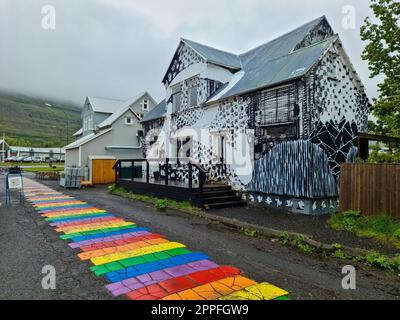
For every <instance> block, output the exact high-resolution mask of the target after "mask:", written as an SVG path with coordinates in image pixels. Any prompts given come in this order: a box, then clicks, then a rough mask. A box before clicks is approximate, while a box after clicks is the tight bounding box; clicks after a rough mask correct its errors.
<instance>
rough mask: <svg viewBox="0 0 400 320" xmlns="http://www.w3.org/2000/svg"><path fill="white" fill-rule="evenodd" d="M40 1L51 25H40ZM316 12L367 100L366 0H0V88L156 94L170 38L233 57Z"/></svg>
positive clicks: (74, 94) (370, 86) (75, 94)
mask: <svg viewBox="0 0 400 320" xmlns="http://www.w3.org/2000/svg"><path fill="white" fill-rule="evenodd" d="M49 4H50V5H53V6H54V8H55V10H56V28H55V30H45V29H43V27H42V19H43V17H44V14H42V12H41V11H42V7H43V6H44V5H49ZM346 5H353V6H354V8H355V9H356V11H355V13H356V28H355V29H345V28H343V27H342V19H343V17H344V14H343V13H342V9H343V7H344V6H346ZM324 14H325V15H326V16H327V18H328V20H329V22H330V23H331V25H332V27H333V28H334V30H335V32H336V33H339V35H340V37H341V39H342V41H343V43H344V48H345V49H346V51H347V53H348V54H349V56H350V58H351V60H352V62H353V64H354V66H355V68H356V70H357V72H358V73H359V75H360V77H361V79H362V80H363V82H364V84H365V86H366V88H367V93H368V95H369V97H370V98H372V97H374V96H376V92H377V88H376V84H377V82H378V79H369V72H368V67H367V64H366V62H364V61H362V60H361V57H360V55H361V52H362V49H363V45H364V44H363V43H362V41H361V40H360V37H359V27H360V26H361V25H362V22H363V20H364V18H365V17H366V16H368V15H369V14H370V9H369V0H301V1H299V0H278V1H277V0H198V1H192V0H168V1H166V0H45V1H42V0H0V89H6V90H12V91H17V92H21V93H28V94H34V95H36V96H42V97H49V98H52V99H62V100H71V101H73V102H75V103H76V104H78V105H82V104H83V102H84V99H85V97H86V96H88V95H89V96H99V97H109V98H118V99H128V98H129V97H132V96H134V95H136V94H137V93H139V92H142V91H145V90H147V91H149V92H150V94H152V95H153V96H154V98H155V99H156V100H161V99H162V97H163V94H164V90H163V87H162V85H161V80H162V78H163V75H164V73H165V72H166V68H167V67H168V64H169V62H170V60H171V59H172V56H173V54H174V51H175V50H176V47H177V45H178V41H179V39H180V37H186V38H188V39H192V40H195V41H198V42H202V43H204V44H208V45H211V46H214V47H216V48H219V49H223V50H227V51H231V52H233V53H243V52H244V51H247V50H249V49H251V48H253V47H255V46H258V45H260V44H262V43H264V42H266V41H268V40H271V39H273V38H274V37H276V36H279V35H280V34H283V33H285V32H287V31H290V30H292V29H294V28H296V27H298V26H300V25H302V24H304V23H306V22H308V21H310V20H312V19H315V18H317V17H319V16H321V15H324ZM46 21H47V20H46Z"/></svg>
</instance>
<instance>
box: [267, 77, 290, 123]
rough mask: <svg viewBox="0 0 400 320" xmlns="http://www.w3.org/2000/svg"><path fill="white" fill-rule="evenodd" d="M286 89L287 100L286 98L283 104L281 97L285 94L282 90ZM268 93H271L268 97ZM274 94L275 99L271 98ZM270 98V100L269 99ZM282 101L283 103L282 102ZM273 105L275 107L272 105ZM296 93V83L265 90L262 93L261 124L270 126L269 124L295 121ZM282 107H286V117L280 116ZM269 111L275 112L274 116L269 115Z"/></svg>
mask: <svg viewBox="0 0 400 320" xmlns="http://www.w3.org/2000/svg"><path fill="white" fill-rule="evenodd" d="M282 91H286V95H287V100H286V99H285V101H284V103H283V104H282V100H280V98H281V97H282V96H284V95H283V94H281V93H280V92H282ZM268 94H269V95H271V96H270V97H268ZM272 96H273V99H272V98H271V97H272ZM269 100H270V101H269ZM280 101H281V104H280ZM272 105H273V107H272ZM295 105H296V101H295V94H294V85H293V84H289V85H284V86H280V87H277V88H272V89H269V90H265V91H264V92H263V93H262V96H261V101H260V116H261V119H260V125H261V126H268V125H276V124H282V123H288V122H294V121H295ZM280 108H282V109H283V108H286V109H287V112H286V119H284V118H283V117H282V116H280V113H282V112H279V111H280V110H279V109H280ZM267 111H269V112H270V113H271V114H272V113H274V116H272V117H268V113H267Z"/></svg>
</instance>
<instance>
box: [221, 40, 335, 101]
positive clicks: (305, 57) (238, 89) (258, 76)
mask: <svg viewBox="0 0 400 320" xmlns="http://www.w3.org/2000/svg"><path fill="white" fill-rule="evenodd" d="M337 39H338V37H337V36H334V37H331V38H329V39H327V40H325V41H322V42H319V43H317V44H314V45H311V46H309V47H305V48H301V49H299V50H297V51H294V52H293V53H291V54H288V55H286V56H282V57H279V58H276V59H274V60H270V61H268V62H266V63H260V65H259V66H258V67H257V68H255V67H254V68H250V69H248V70H246V71H245V73H244V75H243V77H242V78H241V79H240V80H239V81H238V82H237V83H236V84H235V85H234V86H233V87H232V88H231V89H230V90H227V91H226V92H224V93H223V94H222V95H220V96H219V97H218V99H225V98H228V97H231V96H235V95H239V94H244V93H247V92H250V91H254V90H257V89H261V88H264V87H268V86H272V85H274V84H278V83H282V82H286V81H290V80H292V79H296V78H299V77H302V76H304V75H305V74H306V73H307V72H308V71H309V70H310V68H311V67H313V66H314V64H315V63H316V62H318V61H319V60H320V59H321V57H322V56H323V54H324V53H325V52H326V50H327V49H328V48H329V47H330V46H331V45H332V43H334V42H335V41H336V40H337Z"/></svg>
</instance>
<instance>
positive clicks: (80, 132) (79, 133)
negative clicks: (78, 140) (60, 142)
mask: <svg viewBox="0 0 400 320" xmlns="http://www.w3.org/2000/svg"><path fill="white" fill-rule="evenodd" d="M82 133H83V128H80V129H79V130H78V131H77V132H75V133H74V134H73V135H72V136H73V137H76V136H80V135H81V134H82Z"/></svg>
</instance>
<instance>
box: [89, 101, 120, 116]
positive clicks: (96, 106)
mask: <svg viewBox="0 0 400 320" xmlns="http://www.w3.org/2000/svg"><path fill="white" fill-rule="evenodd" d="M87 100H88V101H89V103H90V105H91V106H92V109H93V111H94V112H100V113H109V114H112V113H114V112H115V111H116V110H117V109H118V107H119V106H120V105H121V104H122V103H123V102H124V101H122V100H117V99H107V98H95V97H87Z"/></svg>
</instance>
